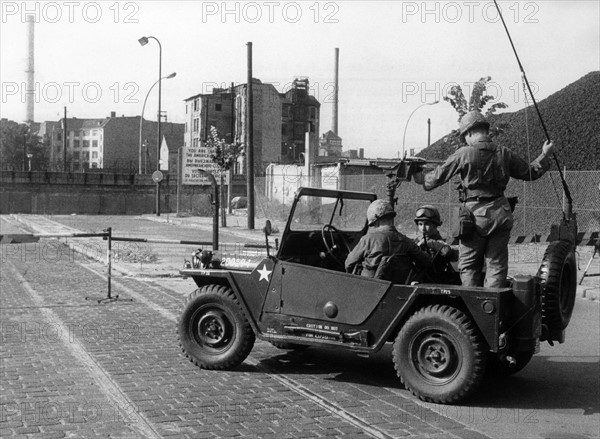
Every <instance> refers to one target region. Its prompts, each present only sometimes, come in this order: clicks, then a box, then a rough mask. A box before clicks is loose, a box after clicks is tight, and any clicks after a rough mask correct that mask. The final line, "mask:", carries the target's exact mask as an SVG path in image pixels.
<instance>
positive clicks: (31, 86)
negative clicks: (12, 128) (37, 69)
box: [25, 14, 35, 124]
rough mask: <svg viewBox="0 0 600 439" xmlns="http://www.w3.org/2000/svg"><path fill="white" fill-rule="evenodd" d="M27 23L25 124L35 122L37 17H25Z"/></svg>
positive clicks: (29, 15) (28, 15)
mask: <svg viewBox="0 0 600 439" xmlns="http://www.w3.org/2000/svg"><path fill="white" fill-rule="evenodd" d="M25 22H26V23H27V70H25V73H26V74H27V89H26V90H25V105H26V109H25V123H27V124H31V123H32V122H33V104H34V101H35V82H34V28H33V26H34V23H35V17H34V16H33V15H32V14H27V15H26V16H25Z"/></svg>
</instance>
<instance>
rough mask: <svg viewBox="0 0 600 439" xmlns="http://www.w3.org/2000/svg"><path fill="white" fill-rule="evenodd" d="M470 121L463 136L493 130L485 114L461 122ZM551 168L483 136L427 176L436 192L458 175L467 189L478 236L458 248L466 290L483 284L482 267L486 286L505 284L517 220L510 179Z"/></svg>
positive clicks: (426, 181)
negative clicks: (508, 191)
mask: <svg viewBox="0 0 600 439" xmlns="http://www.w3.org/2000/svg"><path fill="white" fill-rule="evenodd" d="M473 113H477V114H473ZM468 117H471V122H468V121H465V122H464V123H463V121H462V120H461V127H462V129H461V134H463V135H464V133H465V132H468V131H469V129H472V128H474V127H475V126H476V125H478V124H480V125H487V126H488V127H489V124H488V123H487V121H486V120H485V118H484V117H483V116H482V115H481V113H478V112H470V113H467V114H466V115H465V116H463V119H465V118H468ZM549 167H550V160H549V159H548V158H547V157H546V156H545V155H544V154H541V155H540V156H539V157H538V158H537V159H535V160H534V161H533V162H532V163H530V164H528V163H527V162H526V161H524V160H523V159H521V158H520V157H518V156H517V155H515V154H514V153H513V152H512V151H511V150H510V149H507V148H504V147H499V146H497V145H495V144H494V143H493V142H492V141H491V139H490V138H489V137H488V136H482V137H481V138H480V139H479V140H478V141H476V142H474V143H472V144H471V145H470V146H464V147H461V148H459V149H458V150H457V151H456V152H455V153H454V154H452V155H451V156H450V157H448V159H447V160H446V161H445V162H444V163H443V164H441V165H439V166H438V167H437V168H436V169H435V170H434V171H432V172H428V173H425V174H424V176H423V177H424V182H423V187H424V188H425V190H428V191H429V190H432V189H434V188H436V187H438V186H440V185H442V184H444V183H446V182H447V181H449V180H450V179H451V178H452V177H453V176H454V175H457V174H458V175H459V176H460V178H461V180H462V185H463V187H464V188H465V189H466V190H467V198H466V206H467V207H468V208H469V209H470V210H471V211H472V212H473V215H474V217H475V233H472V234H471V236H469V237H468V238H465V239H462V240H461V241H460V245H459V253H460V259H459V269H460V274H461V281H462V284H463V285H466V286H482V285H483V274H482V271H483V264H484V262H485V263H486V266H487V273H486V286H488V287H497V288H499V287H503V286H504V285H505V282H506V275H507V273H508V241H509V238H510V231H511V229H512V226H513V215H512V212H511V208H510V205H509V203H508V200H507V199H506V198H505V197H504V190H505V189H506V185H507V184H508V181H509V180H510V177H513V178H516V179H519V180H527V181H531V180H536V179H538V178H540V177H541V176H542V175H543V174H544V173H545V172H546V171H547V170H548V168H549Z"/></svg>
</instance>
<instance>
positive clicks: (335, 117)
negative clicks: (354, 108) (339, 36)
mask: <svg viewBox="0 0 600 439" xmlns="http://www.w3.org/2000/svg"><path fill="white" fill-rule="evenodd" d="M339 64H340V49H339V48H337V47H336V48H335V64H334V73H333V75H334V78H333V81H334V84H333V117H332V120H331V131H333V132H334V134H338V88H339V85H340V81H339V75H338V70H339Z"/></svg>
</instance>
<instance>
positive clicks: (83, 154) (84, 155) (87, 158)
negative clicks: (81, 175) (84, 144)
mask: <svg viewBox="0 0 600 439" xmlns="http://www.w3.org/2000/svg"><path fill="white" fill-rule="evenodd" d="M81 156H82V158H83V160H85V161H88V160H89V159H90V153H89V152H87V151H83V152H82V153H81Z"/></svg>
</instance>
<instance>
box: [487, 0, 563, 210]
mask: <svg viewBox="0 0 600 439" xmlns="http://www.w3.org/2000/svg"><path fill="white" fill-rule="evenodd" d="M494 5H496V10H497V11H498V15H499V16H500V20H502V25H503V26H504V30H505V31H506V35H507V36H508V41H510V45H511V47H512V50H513V52H514V54H515V57H516V58H517V63H518V64H519V69H521V75H522V76H523V79H524V80H525V84H526V85H527V89H528V90H529V95H530V96H531V100H532V102H533V106H534V107H535V111H536V112H537V115H538V118H539V119H540V123H541V124H542V129H543V130H544V134H545V135H546V139H547V140H548V141H550V135H549V134H548V130H547V129H546V124H545V123H544V119H543V118H542V113H540V109H539V108H538V104H537V102H536V100H535V96H534V95H533V92H532V90H531V86H530V85H529V81H528V80H527V75H526V74H525V69H523V64H521V60H520V59H519V55H518V54H517V49H516V48H515V45H514V43H513V40H512V38H511V36H510V33H509V32H508V27H506V22H505V21H504V17H503V16H502V11H500V6H498V2H497V1H496V0H494ZM552 157H553V158H554V162H555V163H556V167H557V168H558V174H559V175H560V180H561V181H562V186H563V190H564V191H565V197H566V198H567V216H568V217H569V218H570V217H571V214H572V212H573V198H571V191H570V190H569V186H568V185H567V182H566V180H565V177H564V175H563V172H562V170H561V168H560V163H558V158H557V157H556V153H553V154H552ZM563 213H564V212H563Z"/></svg>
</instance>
